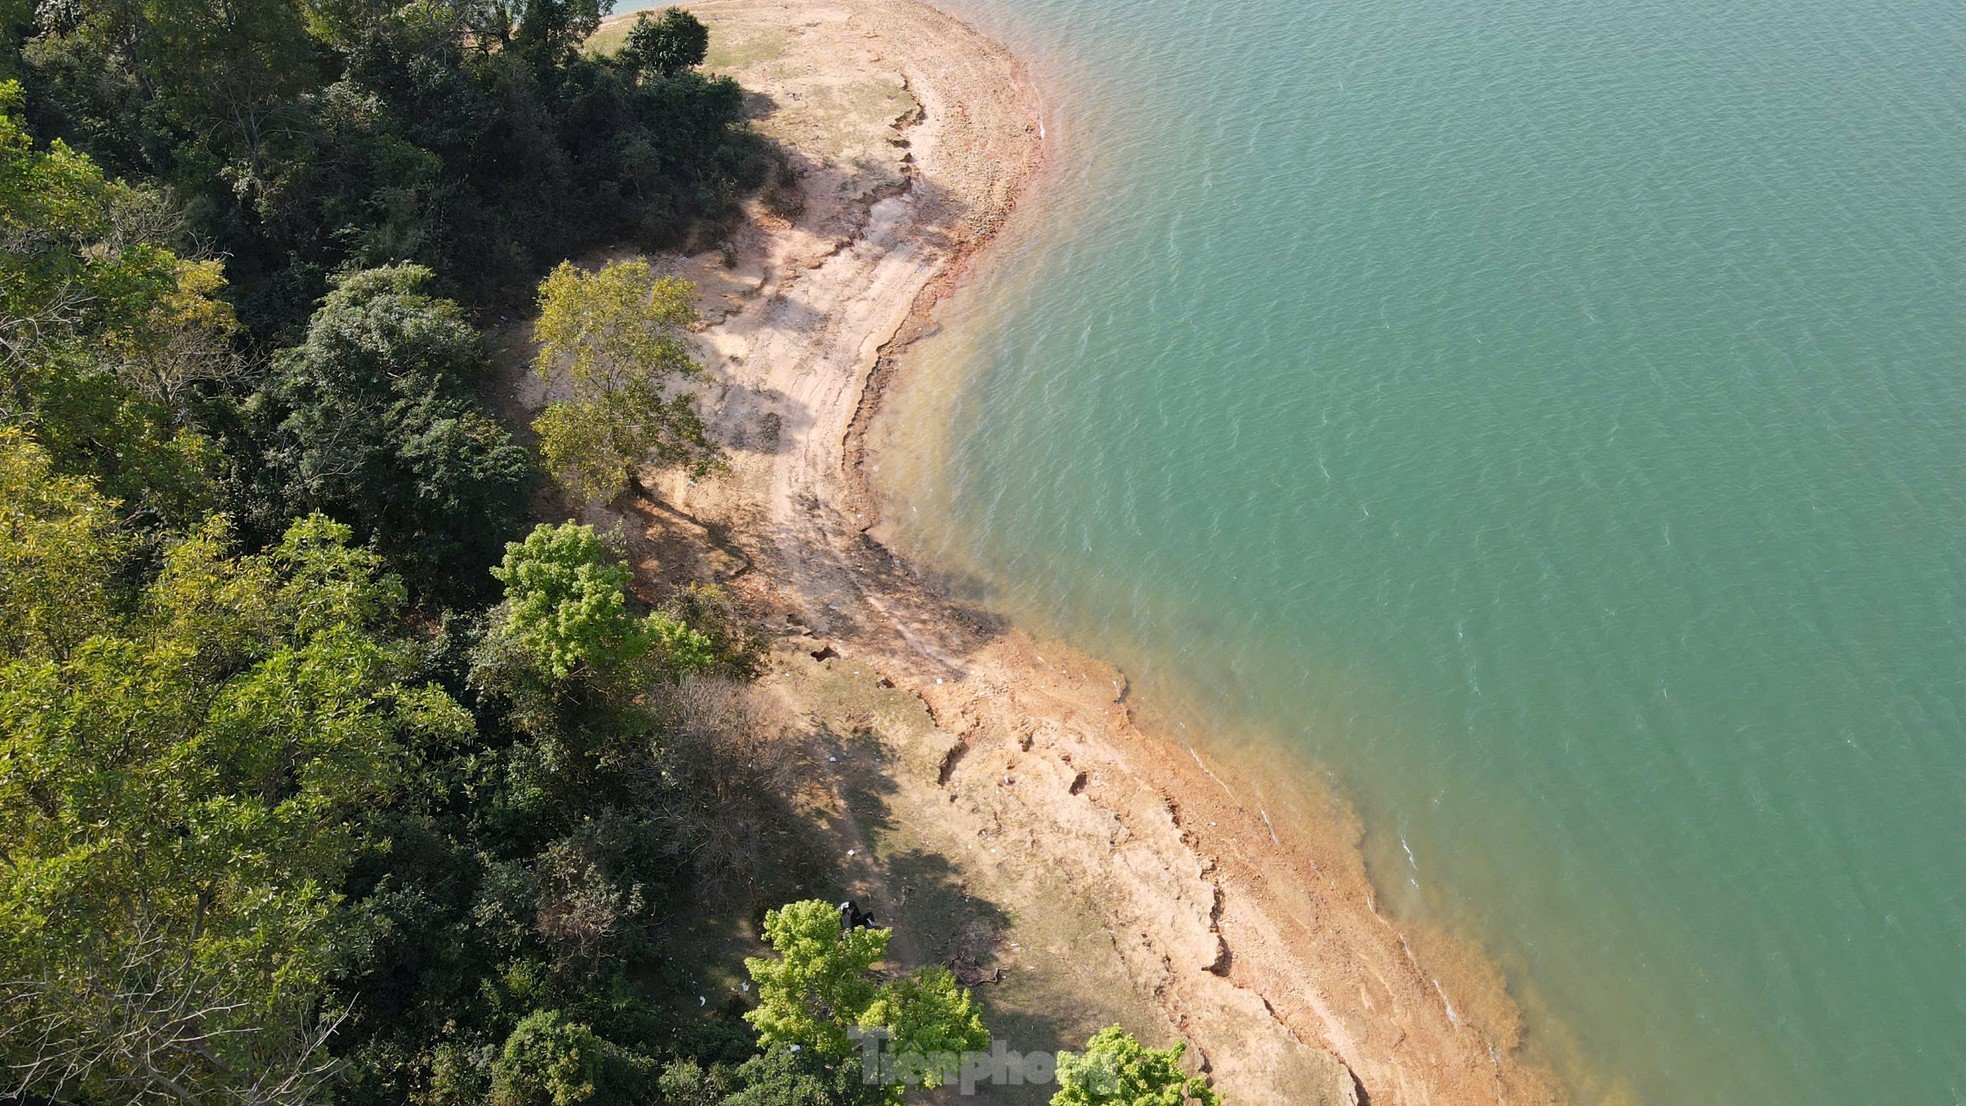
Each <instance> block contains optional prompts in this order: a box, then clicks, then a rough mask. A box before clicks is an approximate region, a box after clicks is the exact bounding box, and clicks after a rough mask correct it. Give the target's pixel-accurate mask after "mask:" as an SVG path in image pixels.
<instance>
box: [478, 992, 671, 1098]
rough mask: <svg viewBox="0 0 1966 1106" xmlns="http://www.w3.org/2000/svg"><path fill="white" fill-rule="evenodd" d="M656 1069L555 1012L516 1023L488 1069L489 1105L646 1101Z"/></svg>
mask: <svg viewBox="0 0 1966 1106" xmlns="http://www.w3.org/2000/svg"><path fill="white" fill-rule="evenodd" d="M654 1069H655V1065H654V1064H653V1063H652V1062H651V1061H649V1060H648V1059H646V1058H645V1057H642V1056H639V1055H637V1054H635V1053H632V1052H630V1051H628V1050H627V1049H624V1048H622V1047H621V1046H619V1045H616V1044H614V1043H613V1042H611V1041H608V1040H606V1039H604V1038H602V1037H601V1036H600V1035H599V1034H597V1033H595V1032H594V1031H593V1030H592V1029H591V1028H589V1027H588V1026H586V1025H584V1024H582V1023H580V1022H577V1021H575V1020H573V1019H572V1018H570V1017H568V1016H567V1015H566V1014H565V1013H563V1012H561V1011H559V1010H535V1011H533V1012H532V1013H530V1014H527V1015H526V1016H525V1017H524V1018H521V1019H520V1020H519V1024H518V1025H517V1026H516V1027H515V1028H514V1029H513V1030H512V1035H511V1036H509V1037H507V1038H506V1039H505V1046H504V1048H502V1049H501V1050H500V1051H499V1055H498V1060H497V1061H496V1062H495V1063H494V1064H493V1065H492V1085H491V1095H490V1104H491V1106H590V1104H593V1106H603V1104H605V1106H615V1104H629V1103H635V1102H647V1101H649V1100H650V1098H651V1097H652V1096H651V1094H650V1092H651V1091H652V1090H653V1089H654V1088H653V1087H652V1086H650V1084H651V1083H653V1082H654V1078H655V1070H654Z"/></svg>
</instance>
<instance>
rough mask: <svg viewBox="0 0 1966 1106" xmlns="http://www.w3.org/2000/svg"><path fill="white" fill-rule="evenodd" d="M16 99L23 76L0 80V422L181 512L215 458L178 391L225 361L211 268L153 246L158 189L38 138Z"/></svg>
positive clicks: (127, 492)
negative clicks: (113, 174) (40, 145)
mask: <svg viewBox="0 0 1966 1106" xmlns="http://www.w3.org/2000/svg"><path fill="white" fill-rule="evenodd" d="M20 107H21V91H20V86H19V85H18V84H15V83H12V82H7V83H0V367H4V368H5V373H4V374H0V420H4V421H5V422H6V423H10V424H14V425H19V426H24V427H26V428H27V429H29V430H30V431H32V433H33V434H34V436H35V437H36V439H37V440H38V441H39V442H40V443H41V444H42V445H43V446H44V447H45V448H46V450H47V452H48V456H49V459H50V461H51V462H52V464H53V465H54V468H55V470H56V471H59V472H63V473H69V474H74V475H83V476H89V477H93V478H94V479H95V480H96V481H97V482H98V483H99V484H100V486H101V487H102V488H103V490H104V491H105V492H106V493H107V494H109V495H110V496H111V497H113V498H116V499H120V500H122V501H124V502H125V503H129V504H132V505H138V504H140V505H141V506H142V507H144V508H146V509H147V510H149V511H151V512H153V513H155V514H157V515H161V516H164V517H167V518H173V519H179V520H185V519H187V517H188V516H191V515H192V514H194V512H195V508H196V507H197V506H198V505H199V504H200V503H202V502H203V501H204V499H205V497H206V495H207V492H208V490H209V489H208V480H207V476H206V468H207V466H208V464H209V461H210V459H211V448H210V443H209V442H208V441H207V440H206V439H205V438H204V437H203V436H202V435H200V434H199V433H197V431H196V430H195V429H194V427H193V426H192V425H191V420H190V412H189V409H188V403H187V398H188V397H187V393H188V391H189V390H190V389H191V388H192V387H193V385H194V384H195V383H196V378H197V377H199V376H201V375H204V374H207V373H209V374H212V375H222V374H223V373H224V372H226V371H227V369H228V365H229V355H228V353H227V351H226V342H227V341H228V340H229V337H230V335H231V332H232V328H233V321H232V316H231V312H230V311H229V310H228V309H227V308H226V307H225V306H224V305H223V304H222V303H220V302H219V301H217V299H216V298H215V297H216V293H217V291H218V290H219V289H220V288H221V287H222V285H223V280H222V278H221V277H220V276H219V269H218V266H217V265H216V264H214V263H209V262H194V261H187V260H184V259H182V258H180V257H178V256H177V255H176V254H173V253H172V252H171V251H170V250H168V249H166V248H165V247H164V246H163V245H162V244H161V243H162V240H163V239H164V238H165V237H167V236H168V235H169V234H170V232H171V230H172V226H171V219H170V217H169V214H168V212H166V211H165V210H164V209H163V207H162V204H161V202H160V201H159V200H158V199H157V198H156V197H155V196H153V195H150V194H147V193H144V192H142V191H140V190H138V189H134V188H130V187H128V186H126V185H123V184H121V183H119V182H116V181H112V180H110V179H108V178H106V177H105V176H104V175H103V173H102V170H101V169H100V168H98V167H97V166H96V165H95V163H94V162H92V161H91V160H90V159H89V158H87V157H84V156H82V155H81V154H78V153H76V152H75V151H73V150H71V149H69V148H68V147H67V146H66V145H64V144H63V143H61V142H55V143H53V144H52V145H50V146H49V147H48V148H47V149H45V150H38V149H35V148H34V144H33V142H32V141H31V140H30V139H29V137H28V134H27V132H26V130H25V128H24V126H23V123H22V120H21V119H20V117H19V114H18V113H19V111H20Z"/></svg>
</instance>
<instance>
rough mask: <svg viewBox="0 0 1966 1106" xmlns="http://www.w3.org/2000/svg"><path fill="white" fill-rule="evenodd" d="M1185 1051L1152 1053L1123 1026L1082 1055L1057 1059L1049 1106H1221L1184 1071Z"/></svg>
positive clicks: (1180, 1047) (1100, 1035) (1100, 1036)
mask: <svg viewBox="0 0 1966 1106" xmlns="http://www.w3.org/2000/svg"><path fill="white" fill-rule="evenodd" d="M1186 1051H1187V1045H1185V1044H1177V1045H1175V1046H1174V1047H1173V1048H1148V1047H1147V1046H1146V1045H1143V1044H1141V1043H1140V1042H1139V1041H1138V1040H1137V1039H1135V1038H1134V1036H1133V1034H1131V1033H1128V1032H1127V1031H1126V1030H1124V1029H1121V1028H1120V1027H1119V1026H1117V1025H1114V1026H1108V1027H1107V1028H1105V1029H1102V1030H1100V1031H1099V1032H1097V1033H1095V1034H1093V1035H1092V1039H1091V1040H1090V1041H1087V1042H1086V1045H1085V1051H1083V1052H1061V1053H1059V1054H1058V1093H1056V1094H1054V1095H1052V1096H1051V1106H1189V1104H1190V1103H1192V1104H1194V1106H1218V1104H1219V1103H1220V1102H1221V1099H1219V1098H1217V1097H1216V1095H1215V1092H1214V1091H1212V1090H1210V1089H1209V1088H1208V1084H1207V1083H1206V1082H1204V1081H1203V1080H1202V1079H1201V1078H1200V1077H1198V1076H1193V1075H1189V1074H1188V1073H1187V1071H1186V1070H1185V1069H1183V1068H1182V1067H1181V1054H1182V1053H1183V1052H1186Z"/></svg>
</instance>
